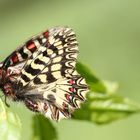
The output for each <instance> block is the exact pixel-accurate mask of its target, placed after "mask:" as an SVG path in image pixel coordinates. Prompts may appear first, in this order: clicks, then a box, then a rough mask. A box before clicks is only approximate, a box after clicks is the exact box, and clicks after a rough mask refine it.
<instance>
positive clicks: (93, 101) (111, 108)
mask: <svg viewBox="0 0 140 140" xmlns="http://www.w3.org/2000/svg"><path fill="white" fill-rule="evenodd" d="M138 112H140V105H139V104H137V103H134V102H132V101H130V100H129V99H128V98H124V97H121V96H118V95H115V94H111V95H108V94H106V95H105V94H99V93H89V96H88V100H87V102H86V103H85V104H83V105H82V108H81V109H79V110H77V111H76V112H75V113H74V114H73V119H78V120H87V121H90V122H93V123H97V124H104V123H109V122H112V121H115V120H118V119H121V118H124V117H127V116H129V115H131V114H134V113H138Z"/></svg>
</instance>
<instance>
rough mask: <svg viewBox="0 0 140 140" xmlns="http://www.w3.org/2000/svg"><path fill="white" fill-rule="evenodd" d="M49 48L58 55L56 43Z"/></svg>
mask: <svg viewBox="0 0 140 140" xmlns="http://www.w3.org/2000/svg"><path fill="white" fill-rule="evenodd" d="M49 49H51V50H52V51H53V52H54V53H56V54H57V55H58V49H57V48H56V47H55V46H54V45H50V46H49Z"/></svg>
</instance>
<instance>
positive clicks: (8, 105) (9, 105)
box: [4, 96, 10, 107]
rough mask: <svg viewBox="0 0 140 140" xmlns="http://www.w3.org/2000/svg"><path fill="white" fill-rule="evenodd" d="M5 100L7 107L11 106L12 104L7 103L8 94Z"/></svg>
mask: <svg viewBox="0 0 140 140" xmlns="http://www.w3.org/2000/svg"><path fill="white" fill-rule="evenodd" d="M4 102H5V105H6V106H7V107H10V105H9V104H8V103H7V97H6V96H5V100H4Z"/></svg>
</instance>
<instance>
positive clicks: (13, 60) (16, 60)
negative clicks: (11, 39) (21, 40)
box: [11, 53, 19, 63]
mask: <svg viewBox="0 0 140 140" xmlns="http://www.w3.org/2000/svg"><path fill="white" fill-rule="evenodd" d="M11 59H12V62H13V63H17V62H18V61H19V59H18V56H17V54H16V53H15V54H14V55H13V56H12V58H11Z"/></svg>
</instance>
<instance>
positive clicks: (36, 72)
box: [25, 65, 41, 76]
mask: <svg viewBox="0 0 140 140" xmlns="http://www.w3.org/2000/svg"><path fill="white" fill-rule="evenodd" d="M25 71H26V72H27V73H30V74H32V75H33V76H35V75H37V74H38V73H39V72H40V71H41V70H40V69H33V68H32V67H31V65H28V66H26V67H25Z"/></svg>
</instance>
